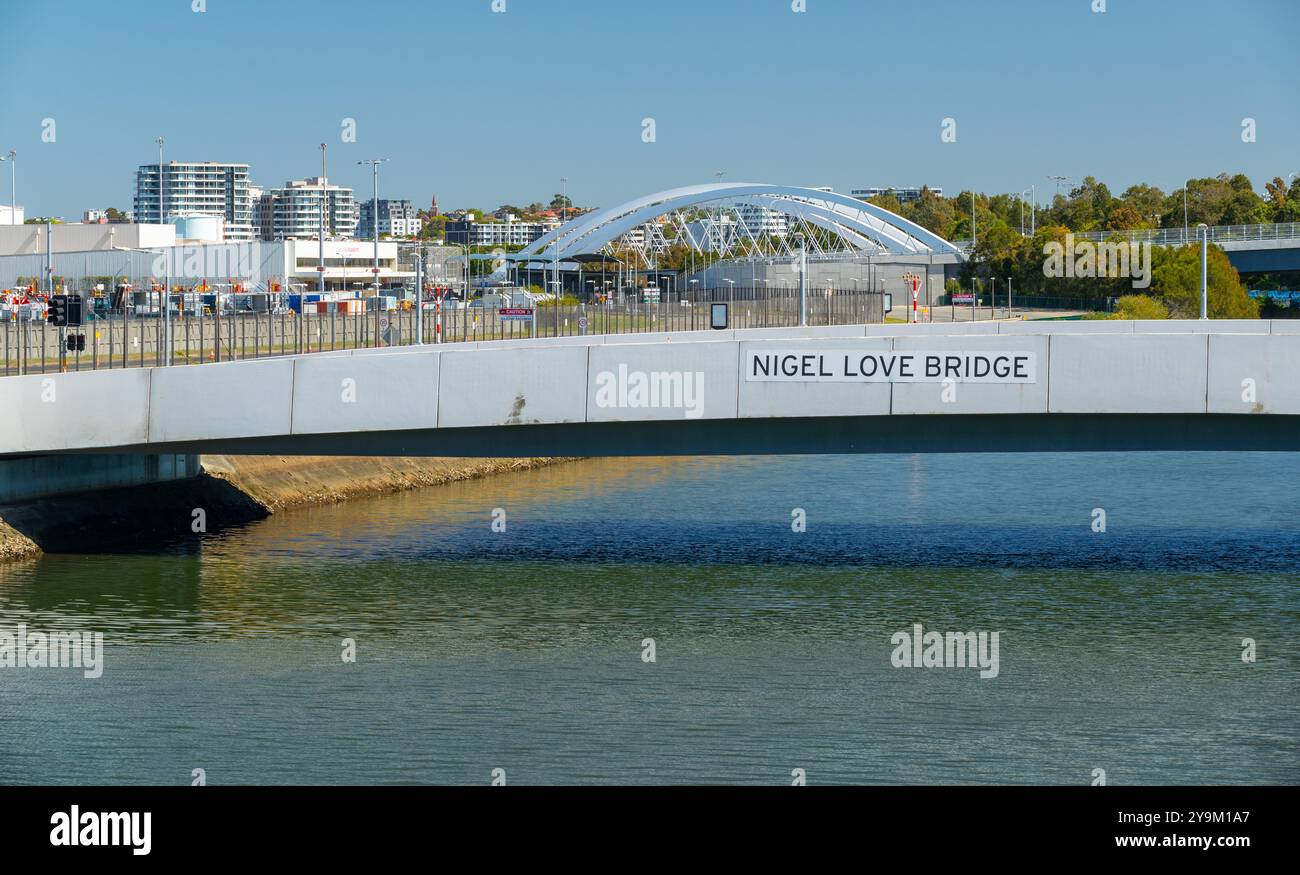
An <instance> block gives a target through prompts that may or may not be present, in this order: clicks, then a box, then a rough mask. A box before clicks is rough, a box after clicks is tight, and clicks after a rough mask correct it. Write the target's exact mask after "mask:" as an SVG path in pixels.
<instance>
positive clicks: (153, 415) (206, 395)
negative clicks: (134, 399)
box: [149, 358, 294, 443]
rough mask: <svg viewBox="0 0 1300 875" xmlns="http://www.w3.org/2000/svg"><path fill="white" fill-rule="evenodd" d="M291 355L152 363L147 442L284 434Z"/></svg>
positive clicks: (290, 402)
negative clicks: (172, 364)
mask: <svg viewBox="0 0 1300 875" xmlns="http://www.w3.org/2000/svg"><path fill="white" fill-rule="evenodd" d="M293 367H294V360H293V359H291V358H284V359H263V360H261V361H251V362H249V361H244V362H223V363H221V364H211V365H197V366H193V367H171V368H152V369H151V371H152V374H153V377H152V380H151V385H150V390H149V441H150V443H162V442H165V441H192V440H213V439H220V438H232V437H257V436H261V435H277V434H289V433H290V426H291V424H292V423H291V421H290V420H291V418H292V415H293Z"/></svg>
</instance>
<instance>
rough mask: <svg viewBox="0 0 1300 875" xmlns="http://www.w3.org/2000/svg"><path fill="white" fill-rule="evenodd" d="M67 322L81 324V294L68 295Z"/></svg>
mask: <svg viewBox="0 0 1300 875" xmlns="http://www.w3.org/2000/svg"><path fill="white" fill-rule="evenodd" d="M67 297H68V324H69V325H80V324H81V295H68V296H67Z"/></svg>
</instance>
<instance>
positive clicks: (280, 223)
mask: <svg viewBox="0 0 1300 875" xmlns="http://www.w3.org/2000/svg"><path fill="white" fill-rule="evenodd" d="M322 197H324V199H325V237H326V239H332V240H349V239H351V238H352V237H354V236H355V235H356V230H357V220H358V215H357V204H356V201H355V200H354V199H353V197H352V189H350V188H344V187H343V186H341V185H331V184H330V182H329V180H328V179H323V178H321V177H319V176H316V177H310V178H308V179H294V180H290V181H289V182H286V183H285V184H284V185H283V186H281V187H280V188H273V189H271V190H270V191H268V192H266V193H264V194H263V195H262V197H261V198H260V199H259V200H258V215H259V216H260V221H259V224H260V226H261V235H262V239H263V240H286V239H296V240H310V239H315V238H316V237H317V236H319V235H320V221H321V216H320V213H321V198H322Z"/></svg>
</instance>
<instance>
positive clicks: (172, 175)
mask: <svg viewBox="0 0 1300 875" xmlns="http://www.w3.org/2000/svg"><path fill="white" fill-rule="evenodd" d="M134 212H135V220H136V221H137V222H140V223H142V224H155V225H161V224H166V223H167V222H168V221H170V220H171V219H172V218H176V217H179V216H199V215H207V216H220V217H221V218H223V219H224V220H225V222H224V225H225V236H226V239H227V240H232V241H233V240H252V239H253V199H252V196H251V195H250V194H249V183H248V165H247V164H223V163H220V162H216V161H201V162H192V161H169V162H167V163H166V164H163V165H162V166H161V167H159V165H157V164H141V165H140V167H139V169H138V170H137V171H136V174H135V210H134Z"/></svg>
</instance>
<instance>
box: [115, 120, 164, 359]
mask: <svg viewBox="0 0 1300 875" xmlns="http://www.w3.org/2000/svg"><path fill="white" fill-rule="evenodd" d="M154 142H155V143H157V144H158V224H160V225H163V224H166V223H167V214H166V212H165V210H164V208H163V202H164V200H163V192H164V191H165V186H166V185H167V181H166V179H165V177H164V176H163V145H164V144H165V143H166V141H165V140H164V139H163V138H162V137H159V138H158V139H156V140H154ZM168 262H169V264H168V269H167V270H166V271H164V272H163V289H162V301H161V303H162V318H163V347H164V349H165V352H163V353H162V355H161V356H160V358H161V360H162V363H163V364H164V365H170V364H171V363H172V362H171V352H172V302H171V288H170V286H171V269H170V268H171V265H170V259H168ZM125 341H126V339H125V337H123V342H124V343H125Z"/></svg>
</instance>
